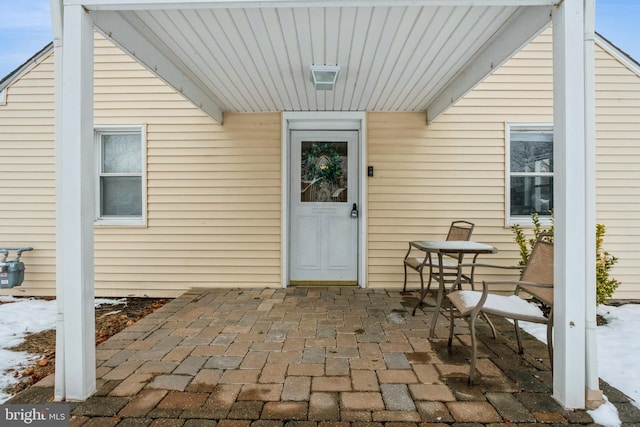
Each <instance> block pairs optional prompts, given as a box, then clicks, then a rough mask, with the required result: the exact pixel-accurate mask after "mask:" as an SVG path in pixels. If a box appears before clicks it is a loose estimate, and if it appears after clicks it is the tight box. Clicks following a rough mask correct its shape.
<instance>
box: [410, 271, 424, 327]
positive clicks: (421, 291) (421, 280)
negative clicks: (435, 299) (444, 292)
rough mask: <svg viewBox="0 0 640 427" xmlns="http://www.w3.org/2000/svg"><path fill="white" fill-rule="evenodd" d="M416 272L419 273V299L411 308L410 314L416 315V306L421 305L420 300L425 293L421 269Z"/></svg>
mask: <svg viewBox="0 0 640 427" xmlns="http://www.w3.org/2000/svg"><path fill="white" fill-rule="evenodd" d="M418 274H419V275H420V299H419V300H418V304H417V305H416V306H415V307H414V308H413V313H412V316H415V315H416V310H417V309H418V306H422V301H423V300H424V297H425V296H426V295H427V292H426V291H425V290H424V278H423V277H422V269H420V270H418Z"/></svg>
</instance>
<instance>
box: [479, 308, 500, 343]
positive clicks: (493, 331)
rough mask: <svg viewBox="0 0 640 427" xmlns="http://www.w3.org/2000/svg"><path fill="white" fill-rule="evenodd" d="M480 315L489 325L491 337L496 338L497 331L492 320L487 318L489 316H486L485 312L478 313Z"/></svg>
mask: <svg viewBox="0 0 640 427" xmlns="http://www.w3.org/2000/svg"><path fill="white" fill-rule="evenodd" d="M480 314H481V315H482V318H483V319H484V320H485V322H487V323H488V324H489V327H490V328H491V333H492V334H493V339H494V340H495V339H498V333H497V332H496V327H495V326H493V322H492V321H491V319H489V316H487V313H480Z"/></svg>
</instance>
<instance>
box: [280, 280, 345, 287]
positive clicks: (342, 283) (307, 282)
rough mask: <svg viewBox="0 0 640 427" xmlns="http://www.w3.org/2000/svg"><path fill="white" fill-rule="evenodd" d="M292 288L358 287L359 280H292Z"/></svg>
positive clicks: (290, 283)
mask: <svg viewBox="0 0 640 427" xmlns="http://www.w3.org/2000/svg"><path fill="white" fill-rule="evenodd" d="M289 285H290V286H358V281H357V280H290V281H289Z"/></svg>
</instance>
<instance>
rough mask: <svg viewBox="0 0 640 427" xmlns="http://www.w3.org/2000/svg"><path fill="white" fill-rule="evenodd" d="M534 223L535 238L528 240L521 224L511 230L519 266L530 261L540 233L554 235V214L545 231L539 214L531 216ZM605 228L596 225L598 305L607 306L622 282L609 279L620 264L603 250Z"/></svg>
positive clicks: (601, 225) (515, 225)
mask: <svg viewBox="0 0 640 427" xmlns="http://www.w3.org/2000/svg"><path fill="white" fill-rule="evenodd" d="M531 220H532V221H533V237H531V238H527V236H526V234H525V232H524V230H523V229H522V227H521V226H520V225H519V224H514V225H513V226H512V227H511V229H512V230H513V232H514V234H515V241H516V243H517V244H518V247H519V249H520V261H519V262H518V264H519V265H522V266H524V265H526V264H527V261H528V260H529V255H530V254H531V250H532V249H533V246H534V245H535V243H536V240H537V239H538V236H539V235H540V233H551V235H553V212H552V215H551V220H552V223H551V227H550V228H549V229H543V228H542V225H541V224H540V218H539V217H538V214H537V213H535V212H534V213H532V214H531ZM604 233H605V227H604V225H603V224H596V304H597V305H600V304H605V303H606V302H607V300H608V299H609V298H611V296H612V295H613V293H614V292H615V290H616V289H617V288H618V286H620V282H619V281H618V280H616V279H614V278H613V277H609V274H610V272H611V268H612V267H613V266H614V265H615V264H616V263H617V262H618V258H616V257H615V256H613V255H611V254H610V253H609V252H607V251H605V250H603V249H602V242H603V240H604Z"/></svg>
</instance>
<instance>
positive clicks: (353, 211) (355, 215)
mask: <svg viewBox="0 0 640 427" xmlns="http://www.w3.org/2000/svg"><path fill="white" fill-rule="evenodd" d="M351 218H358V205H356V204H355V203H354V204H353V207H352V208H351Z"/></svg>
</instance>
